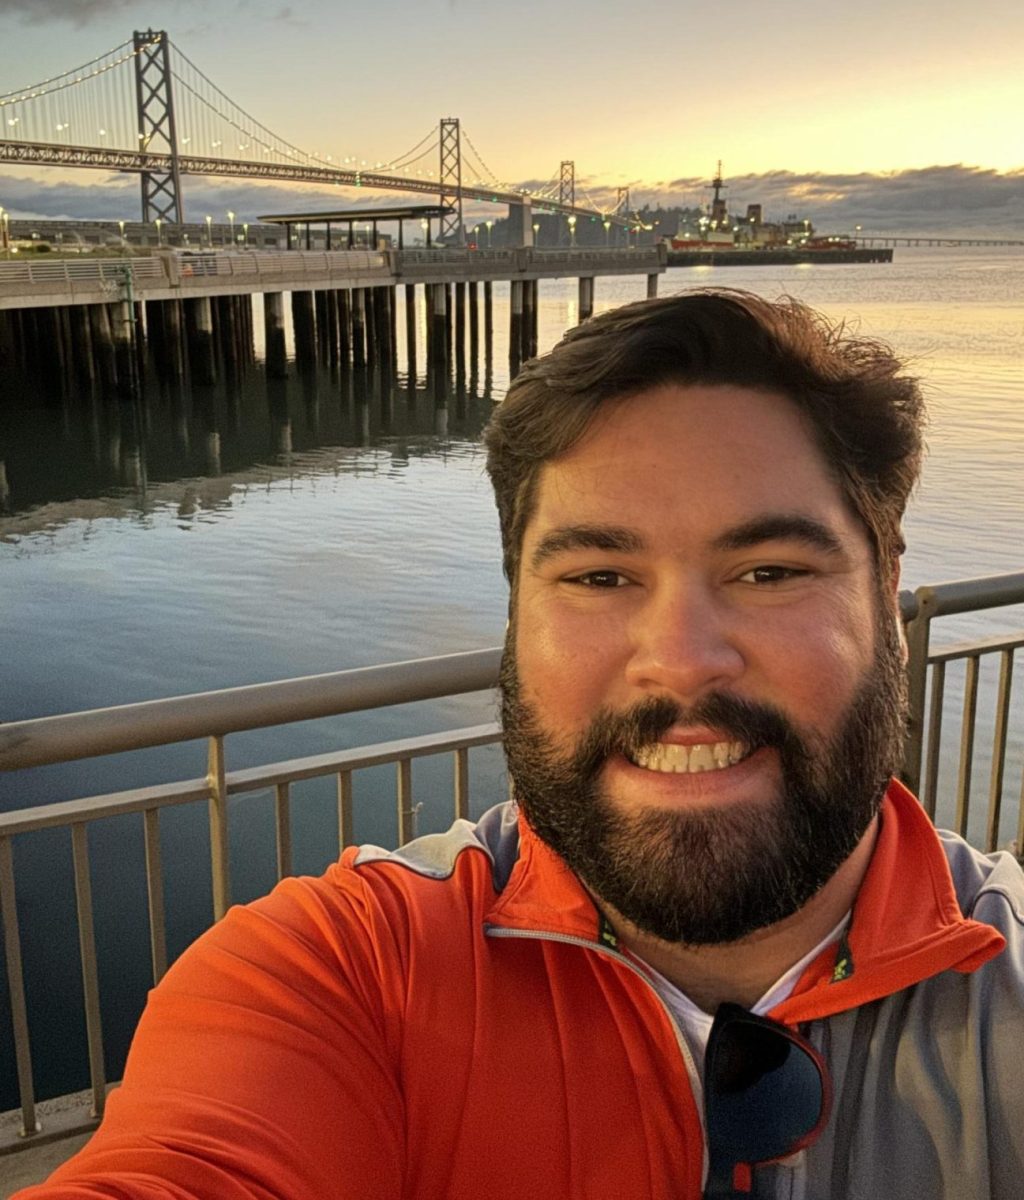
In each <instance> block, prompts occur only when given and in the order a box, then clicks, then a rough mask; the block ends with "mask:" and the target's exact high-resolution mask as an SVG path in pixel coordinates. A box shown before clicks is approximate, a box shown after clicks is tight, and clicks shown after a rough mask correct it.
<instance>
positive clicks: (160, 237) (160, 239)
mask: <svg viewBox="0 0 1024 1200" xmlns="http://www.w3.org/2000/svg"><path fill="white" fill-rule="evenodd" d="M153 224H154V225H155V226H156V244H157V245H158V246H162V245H163V244H164V243H163V235H162V234H161V232H160V230H161V227H162V226H163V221H161V219H160V218H159V217H157V218H156V220H155V221H154V222H153Z"/></svg>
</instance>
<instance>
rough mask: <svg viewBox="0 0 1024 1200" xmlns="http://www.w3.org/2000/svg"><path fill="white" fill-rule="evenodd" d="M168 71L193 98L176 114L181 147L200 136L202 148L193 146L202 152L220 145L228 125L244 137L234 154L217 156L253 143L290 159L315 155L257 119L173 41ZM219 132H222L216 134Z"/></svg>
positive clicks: (301, 159)
mask: <svg viewBox="0 0 1024 1200" xmlns="http://www.w3.org/2000/svg"><path fill="white" fill-rule="evenodd" d="M171 73H172V75H173V77H174V82H175V83H176V84H179V85H180V86H181V87H183V88H184V89H185V90H186V91H187V92H188V93H189V95H190V96H191V98H192V100H193V102H194V103H186V104H185V106H184V107H183V108H182V109H181V111H180V113H179V116H178V128H179V130H180V131H181V136H180V141H181V144H182V147H183V148H184V147H186V146H188V145H189V143H191V142H193V141H195V140H200V141H201V142H205V144H204V145H202V146H201V148H200V147H195V149H196V150H199V152H201V153H209V152H210V151H211V150H218V149H222V148H223V144H224V141H225V137H224V136H223V135H225V134H226V133H227V128H230V129H231V130H233V131H235V132H236V133H239V134H241V135H242V138H243V140H242V141H241V142H236V148H235V151H234V155H228V154H223V155H218V156H217V157H229V156H238V155H240V154H242V153H244V152H245V151H246V150H250V149H252V148H253V145H252V144H253V143H255V144H256V145H257V146H258V147H259V149H260V151H261V152H262V153H264V154H270V153H273V154H276V155H278V156H279V157H281V158H285V159H288V160H289V161H290V162H302V163H306V164H310V163H312V162H313V161H314V159H316V158H317V157H318V156H317V155H314V154H311V153H310V152H309V151H307V150H302V149H301V148H300V147H298V146H295V145H293V144H292V143H291V142H289V141H288V140H287V139H286V138H283V137H281V136H280V135H279V134H276V133H274V132H273V130H271V129H268V128H267V126H266V125H264V124H263V123H262V122H261V121H257V120H256V119H255V117H253V116H251V115H250V114H249V113H247V112H246V111H245V109H243V108H242V107H241V105H239V104H236V103H235V101H234V100H232V99H231V97H230V96H228V95H227V93H226V92H224V91H223V90H222V89H221V88H219V87H218V86H217V85H216V84H215V83H214V82H213V80H212V79H210V77H209V76H208V75H206V74H205V72H203V71H202V70H201V69H200V68H199V67H197V66H196V64H195V63H194V62H193V61H192V60H191V59H190V58H189V57H188V56H187V55H186V54H184V53H183V52H182V51H181V50H179V49H178V47H177V46H175V45H174V43H173V42H172V43H171ZM214 97H216V101H220V102H221V103H222V104H223V105H225V106H226V108H227V111H224V110H222V108H221V107H219V105H218V103H217V102H216V101H215V99H214ZM218 124H219V125H220V126H221V127H220V128H218V127H217V126H218ZM190 125H191V127H192V129H191V131H190V129H189V126H190ZM224 126H226V127H227V128H224ZM218 133H219V134H221V135H222V136H220V137H217V136H215V135H216V134H218ZM254 157H255V156H254Z"/></svg>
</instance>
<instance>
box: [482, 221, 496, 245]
mask: <svg viewBox="0 0 1024 1200" xmlns="http://www.w3.org/2000/svg"><path fill="white" fill-rule="evenodd" d="M484 224H485V225H486V226H487V249H488V250H490V248H491V228H492V226H493V225H494V222H493V221H484Z"/></svg>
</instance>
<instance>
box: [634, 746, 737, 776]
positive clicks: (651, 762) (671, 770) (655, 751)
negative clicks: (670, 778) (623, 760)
mask: <svg viewBox="0 0 1024 1200" xmlns="http://www.w3.org/2000/svg"><path fill="white" fill-rule="evenodd" d="M749 752H750V750H749V747H748V746H746V745H745V744H744V743H743V742H701V743H698V744H697V745H695V746H675V745H669V744H666V743H664V742H655V743H654V744H653V745H650V746H643V747H642V748H641V749H640V750H638V751H637V752H636V753H635V754H631V755H629V761H630V762H631V763H633V765H634V766H637V767H642V768H643V769H644V770H645V771H660V772H661V773H662V774H665V775H699V774H701V773H702V772H704V771H724V770H725V768H726V767H732V766H735V765H736V763H738V762H740V761H741V760H742V759H744V758H746V756H747V754H749Z"/></svg>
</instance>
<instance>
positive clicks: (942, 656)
mask: <svg viewBox="0 0 1024 1200" xmlns="http://www.w3.org/2000/svg"><path fill="white" fill-rule="evenodd" d="M900 599H901V608H902V613H903V617H904V620H905V621H906V623H907V639H908V644H909V648H910V664H909V672H910V693H911V702H912V716H911V736H910V739H909V742H908V749H907V758H906V764H905V769H904V776H905V778H906V779H907V780H908V782H910V783H911V785H912V786H915V787H917V786H918V784H919V782H920V778H921V773H922V764H923V765H924V767H925V768H926V772H927V774H926V781H925V786H924V791H923V794H922V800H923V803H924V804H925V807H926V808H927V809H928V812H929V813H930V814H931V815H932V816H933V817H934V815H935V813H936V804H937V796H938V780H939V762H940V751H941V748H942V745H943V737H944V735H945V732H946V725H945V724H944V722H943V712H944V706H945V701H946V700H947V698H948V697H947V674H946V673H947V667H948V665H949V664H950V663H953V662H959V661H963V662H965V663H966V664H967V674H966V682H965V701H964V710H963V712H964V715H963V719H962V723H961V726H962V727H961V732H960V739H959V742H960V769H959V772H958V783H957V788H956V793H955V797H954V800H955V822H954V823H955V825H956V827H957V828H958V829H959V830H961V831H962V832H966V831H967V830H968V818H969V806H970V799H971V778H972V765H973V763H974V747H975V744H976V740H977V737H978V721H977V714H978V692H979V680H980V679H981V664H982V661H983V660H986V659H989V658H992V657H993V656H995V657H997V658H998V661H999V664H1000V671H999V682H998V684H997V685H996V686H995V689H994V697H993V699H994V706H995V718H994V726H993V741H992V771H991V786H990V791H989V799H988V808H987V811H986V820H985V834H984V837H983V838H982V839H979V840H982V841H983V842H984V845H985V847H986V848H987V849H992V848H994V846H995V844H996V840H997V837H998V831H999V828H1000V823H1001V821H1003V818H1004V815H1005V810H1004V804H1003V800H1004V793H1005V791H1006V788H1007V786H1008V782H1007V781H1008V769H1007V768H1008V757H1009V748H1010V747H1011V745H1015V746H1018V747H1019V746H1021V745H1022V744H1024V730H1022V729H1018V728H1017V727H1016V726H1014V725H1013V719H1012V711H1011V710H1012V704H1011V687H1012V679H1013V669H1014V653H1015V651H1016V650H1018V649H1019V648H1020V647H1021V646H1024V629H1021V630H1018V631H1016V632H1012V633H1009V634H1006V635H1002V636H998V637H988V638H983V639H980V640H975V641H971V642H963V643H958V644H956V645H953V646H946V647H942V648H939V649H935V650H932V649H930V638H931V623H932V621H933V620H934V619H936V618H937V617H941V616H943V615H948V614H953V613H965V612H969V611H979V610H988V609H993V608H997V607H1001V606H1005V605H1012V604H1024V572H1021V573H1019V574H1015V575H1005V576H997V577H992V578H988V579H974V580H966V581H959V582H955V583H945V584H939V585H935V586H931V587H922V588H919V589H918V590H917V591H916V592H914V593H910V592H904V593H902V594H901V598H900ZM499 659H500V651H499V650H498V649H490V650H482V651H476V652H472V653H468V654H458V655H449V656H447V657H443V658H434V659H424V660H420V661H417V662H407V663H398V664H393V665H389V666H381V667H371V668H365V669H361V670H356V671H343V672H337V673H333V674H328V675H319V676H311V677H308V678H304V679H293V680H287V681H283V682H279V683H270V684H261V685H256V686H252V687H243V688H233V689H229V690H225V691H220V692H208V693H202V694H199V695H195V696H185V697H176V698H172V699H167V700H158V701H152V702H149V703H144V704H133V705H126V706H122V707H119V708H109V709H101V710H95V711H92V712H85V713H74V714H69V715H66V716H54V717H45V718H41V719H38V720H30V721H19V722H14V723H10V724H7V725H0V770H14V769H19V768H26V767H33V766H40V765H44V764H50V763H58V762H67V761H70V760H75V759H80V758H85V757H89V756H92V755H98V754H111V753H115V752H120V751H125V750H132V749H141V748H143V747H148V746H157V745H167V744H170V743H174V742H182V741H188V740H193V739H196V738H205V739H207V742H208V761H209V772H208V774H207V776H206V778H205V779H192V780H186V781H184V782H177V783H167V784H160V785H158V786H155V787H149V788H136V789H133V790H130V791H124V792H118V793H113V794H108V795H100V796H89V797H85V798H82V799H77V800H70V801H65V802H62V803H58V804H48V805H42V806H39V807H35V808H27V809H21V810H19V811H15V812H9V813H6V814H0V910H2V920H3V936H4V950H5V955H6V966H7V978H8V989H9V993H10V1009H11V1026H12V1030H11V1033H12V1038H13V1043H14V1047H15V1058H16V1069H17V1079H18V1095H19V1097H20V1110H19V1113H18V1116H17V1119H16V1120H15V1121H9V1122H8V1123H7V1124H6V1125H3V1124H0V1154H2V1153H4V1152H6V1151H9V1150H12V1149H15V1148H18V1147H19V1146H24V1145H26V1144H29V1143H30V1142H33V1141H38V1140H39V1138H40V1136H42V1137H46V1136H47V1134H46V1132H45V1131H43V1132H42V1134H41V1132H40V1127H39V1121H38V1110H37V1104H36V1100H35V1086H34V1080H33V1070H32V1056H31V1041H30V1020H29V1013H28V1005H27V1003H26V995H25V986H24V972H23V965H22V941H21V933H20V930H19V924H18V918H17V911H16V899H17V897H16V880H15V870H14V855H13V847H12V841H13V839H14V838H16V837H26V836H31V835H32V834H34V833H36V832H38V831H40V830H44V829H52V828H54V827H64V828H70V830H71V839H72V854H73V866H72V869H73V875H74V883H75V904H76V910H77V921H78V939H79V956H80V966H81V972H82V985H83V994H84V998H85V1004H84V1007H85V1033H86V1040H87V1043H88V1058H89V1071H90V1089H89V1092H88V1094H87V1096H86V1098H85V1103H84V1105H83V1106H81V1107H79V1108H78V1109H76V1110H75V1112H74V1114H73V1116H72V1117H71V1118H69V1117H68V1116H67V1115H66V1114H65V1115H64V1116H63V1117H62V1118H61V1120H60V1122H59V1134H60V1135H61V1136H65V1135H68V1134H70V1133H72V1132H79V1131H81V1130H84V1129H89V1128H92V1127H93V1126H94V1125H95V1124H96V1123H97V1121H98V1119H99V1116H100V1115H101V1114H102V1111H103V1106H104V1101H105V1096H106V1091H107V1087H108V1081H107V1079H106V1077H105V1072H104V1065H103V1064H104V1058H103V1030H102V1018H101V1006H100V989H99V979H98V971H97V955H96V940H95V932H94V921H93V902H92V894H91V883H90V867H89V828H90V826H91V825H92V824H93V823H94V822H96V821H97V820H100V819H101V818H107V817H112V816H121V815H126V814H133V815H134V816H136V817H141V818H142V822H143V832H144V845H143V854H144V858H145V880H146V896H147V905H148V927H149V955H150V962H151V974H152V979H153V981H154V983H155V982H157V981H158V980H159V979H160V978H161V976H162V975H163V973H164V971H165V970H166V968H167V958H168V955H167V936H166V932H167V921H166V913H165V907H164V882H163V866H162V861H161V851H160V814H161V812H162V811H163V810H164V809H165V808H169V807H172V806H182V805H190V804H197V803H204V802H205V804H206V805H207V808H208V813H209V828H210V835H209V846H210V863H211V865H210V878H211V883H212V889H211V891H212V900H213V903H212V913H211V915H212V917H213V919H214V920H216V919H219V918H220V917H221V916H222V915H223V914H224V912H225V911H226V909H227V907H228V905H229V903H230V895H231V881H230V875H229V869H228V816H227V805H228V800H229V798H234V797H240V796H242V797H251V796H253V795H254V794H255V793H258V792H261V791H266V789H272V790H273V796H274V806H273V807H274V837H275V851H276V863H275V866H276V875H277V878H279V879H280V878H283V877H284V876H286V875H288V874H290V873H291V871H292V839H291V801H292V796H291V788H292V785H293V784H296V783H298V782H299V781H302V780H308V779H315V778H322V777H325V776H332V777H334V779H335V781H336V798H337V827H338V844H339V847H344V846H346V845H349V844H351V842H352V828H353V822H352V813H353V776H354V774H355V773H356V772H358V771H362V770H365V769H368V768H371V767H375V766H380V765H381V764H392V765H394V766H395V770H396V784H395V800H396V804H397V821H398V824H397V830H398V834H397V836H398V841H399V842H400V843H401V842H404V841H406V840H408V839H409V838H410V837H411V836H413V834H414V830H415V814H416V811H417V805H416V804H415V803H414V799H413V785H412V763H413V761H414V760H417V759H420V758H424V757H426V756H434V755H442V754H450V755H452V756H453V759H454V766H453V797H452V809H453V812H454V814H455V815H456V816H463V817H464V816H467V815H468V814H469V812H470V789H469V751H470V750H471V749H472V748H474V747H479V746H485V745H491V744H494V743H496V742H498V741H499V740H500V730H499V728H498V726H497V725H496V724H493V723H492V724H485V725H478V726H473V727H469V728H465V729H459V730H454V731H448V732H444V733H438V734H430V735H426V736H421V737H411V738H405V739H401V740H398V741H392V742H387V743H383V744H378V745H371V746H363V747H359V748H356V749H347V750H338V751H334V752H331V753H328V754H323V755H317V756H314V757H307V758H298V759H291V760H288V761H285V762H277V763H271V764H268V765H264V766H259V767H253V768H247V769H244V770H235V771H230V770H228V769H227V764H226V756H225V742H224V739H225V737H226V736H227V735H228V734H231V733H236V732H241V731H243V730H251V729H257V728H267V727H271V726H275V725H279V724H284V723H289V722H295V721H305V720H310V719H314V718H319V717H325V716H334V715H338V714H342V713H354V712H359V711H365V710H370V709H376V708H380V707H383V706H387V705H395V704H403V703H407V702H410V701H414V700H424V699H432V698H439V697H444V696H452V695H458V694H464V693H468V692H479V691H484V690H487V689H490V688H493V687H494V685H495V683H496V681H497V673H498V665H499ZM926 707H927V711H928V712H929V718H928V720H927V721H926V720H925V712H926ZM1020 725H1022V726H1024V720H1022V721H1021V722H1020ZM1014 739H1016V740H1014ZM1020 757H1021V759H1022V760H1024V753H1022V754H1021V756H1020ZM1012 769H1013V770H1016V769H1017V765H1016V764H1014V765H1013V768H1012ZM243 811H244V810H243ZM238 819H239V817H238V815H236V817H235V820H238ZM1016 831H1017V847H1018V849H1021V848H1024V797H1022V803H1021V805H1020V809H1019V811H1018V813H1017V816H1016ZM49 1136H56V1134H55V1133H54V1130H53V1129H52V1128H51V1130H50V1134H49Z"/></svg>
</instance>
